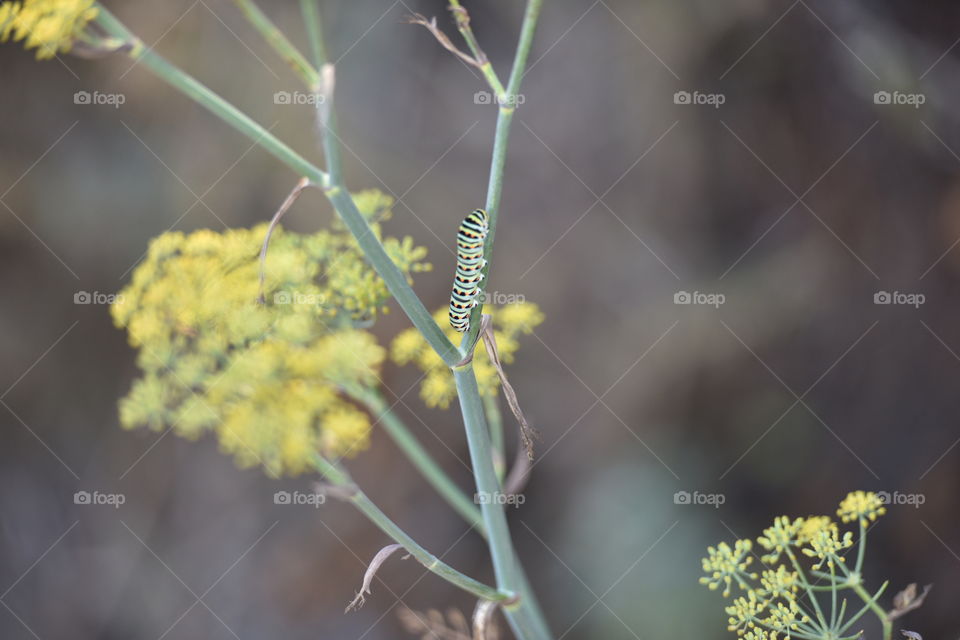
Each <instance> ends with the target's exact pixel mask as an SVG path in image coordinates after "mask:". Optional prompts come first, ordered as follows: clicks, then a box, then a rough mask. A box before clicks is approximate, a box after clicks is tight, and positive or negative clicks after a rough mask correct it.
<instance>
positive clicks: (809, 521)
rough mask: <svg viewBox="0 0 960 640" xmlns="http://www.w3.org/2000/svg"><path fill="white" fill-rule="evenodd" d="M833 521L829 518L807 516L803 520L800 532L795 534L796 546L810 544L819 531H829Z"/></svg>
mask: <svg viewBox="0 0 960 640" xmlns="http://www.w3.org/2000/svg"><path fill="white" fill-rule="evenodd" d="M832 525H833V521H831V520H830V517H829V516H808V517H806V518H804V519H803V524H802V525H801V527H800V531H798V532H797V544H803V543H805V542H810V540H812V539H813V538H814V536H816V535H817V534H818V533H820V532H821V531H824V530H826V529H829V528H830V527H831V526H832Z"/></svg>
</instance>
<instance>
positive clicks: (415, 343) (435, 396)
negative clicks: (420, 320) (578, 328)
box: [390, 302, 544, 409]
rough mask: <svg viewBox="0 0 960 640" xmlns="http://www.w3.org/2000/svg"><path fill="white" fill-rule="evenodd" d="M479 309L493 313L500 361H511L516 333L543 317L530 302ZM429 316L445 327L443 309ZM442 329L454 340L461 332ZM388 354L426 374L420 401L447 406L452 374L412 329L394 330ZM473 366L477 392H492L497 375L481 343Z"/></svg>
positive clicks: (451, 393) (452, 394) (497, 382)
mask: <svg viewBox="0 0 960 640" xmlns="http://www.w3.org/2000/svg"><path fill="white" fill-rule="evenodd" d="M483 311H484V313H488V314H490V315H492V316H493V326H494V336H495V337H496V339H497V348H498V352H499V354H500V360H501V361H502V362H503V363H504V364H510V363H511V362H513V359H514V356H515V355H516V353H517V351H518V350H519V349H520V342H519V340H518V338H519V336H520V335H522V334H527V333H531V332H532V331H533V329H534V327H536V326H537V325H539V324H540V323H541V322H543V319H544V317H543V313H541V312H540V309H539V308H538V307H537V305H535V304H534V303H532V302H515V303H511V304H508V305H505V306H503V307H499V308H493V307H491V306H490V305H487V306H485V307H484V309H483ZM433 317H434V320H435V321H436V322H437V324H439V325H440V326H442V327H449V322H448V320H447V309H441V310H439V311H437V312H436V313H435V314H434V316H433ZM446 333H447V336H448V337H449V338H450V340H451V341H452V342H454V343H457V342H459V340H460V339H461V338H462V334H459V333H457V332H455V331H454V330H453V329H452V328H447V329H446ZM390 357H391V359H392V360H393V361H394V362H395V363H396V364H398V365H401V366H402V365H406V364H409V363H413V364H414V365H416V366H417V367H418V368H419V369H420V370H421V371H422V372H423V373H424V374H426V375H425V376H424V378H423V382H422V383H421V385H420V397H421V399H422V400H423V402H424V404H426V405H427V406H428V407H439V408H441V409H445V408H447V407H448V406H450V402H451V401H452V400H453V399H454V398H455V397H456V388H455V386H454V383H453V374H452V373H451V371H450V368H449V367H447V366H446V365H445V364H444V363H443V361H442V360H441V359H440V357H439V356H438V355H437V354H436V352H435V351H434V350H433V349H432V348H431V347H430V345H429V344H427V341H426V340H424V339H423V336H421V335H420V333H419V332H418V331H417V330H416V329H406V330H404V331H402V332H400V333H399V334H397V337H396V338H394V339H393V342H392V343H391V345H390ZM473 370H474V373H475V374H476V376H477V385H478V386H479V387H480V393H481V394H483V395H485V396H490V395H493V394H496V392H497V389H498V388H499V386H500V378H499V376H498V375H497V370H496V368H495V367H494V366H493V363H491V362H490V360H489V358H488V357H487V351H486V349H485V348H484V347H483V346H482V345H480V346H478V347H477V350H476V352H475V354H474V358H473Z"/></svg>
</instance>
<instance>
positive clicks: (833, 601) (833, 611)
mask: <svg viewBox="0 0 960 640" xmlns="http://www.w3.org/2000/svg"><path fill="white" fill-rule="evenodd" d="M830 579H831V581H833V582H836V580H837V577H836V568H835V567H834V566H833V565H832V564H831V565H830ZM836 626H837V590H836V589H833V590H832V591H831V592H830V628H831V629H835V628H836Z"/></svg>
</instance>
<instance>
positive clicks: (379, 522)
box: [313, 455, 515, 602]
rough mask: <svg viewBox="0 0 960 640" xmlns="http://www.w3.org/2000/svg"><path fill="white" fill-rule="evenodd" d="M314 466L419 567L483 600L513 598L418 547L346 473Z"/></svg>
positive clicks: (319, 460)
mask: <svg viewBox="0 0 960 640" xmlns="http://www.w3.org/2000/svg"><path fill="white" fill-rule="evenodd" d="M313 463H314V466H315V467H316V469H317V471H319V472H320V473H321V474H322V475H323V477H324V478H325V479H326V480H327V482H329V483H330V484H332V485H333V486H334V487H336V488H338V489H341V490H342V492H343V499H344V500H346V501H349V502H351V503H353V505H354V506H355V507H356V508H357V509H359V510H360V512H362V513H363V514H364V515H365V516H367V518H368V519H369V520H370V521H371V522H372V523H373V524H375V525H376V526H377V527H378V528H379V529H380V530H381V531H383V532H384V533H385V534H387V535H388V536H389V537H390V539H392V540H393V541H394V542H396V543H397V544H400V545H402V546H403V548H404V549H405V550H406V551H407V553H409V554H410V555H412V556H413V557H414V558H416V559H417V561H418V562H420V564H422V565H423V566H424V567H426V568H427V569H428V570H429V571H431V572H432V573H434V574H436V575H438V576H440V577H441V578H443V579H444V580H446V581H447V582H450V583H451V584H454V585H456V586H458V587H460V588H461V589H463V590H464V591H467V592H468V593H472V594H473V595H475V596H476V597H478V598H482V599H484V600H492V601H494V602H503V601H505V600H510V599H512V598H514V597H515V596H514V594H513V593H509V592H505V591H502V590H498V589H494V588H493V587H490V586H487V585H485V584H483V583H482V582H479V581H477V580H474V579H473V578H471V577H469V576H467V575H464V574H462V573H460V572H459V571H457V570H456V569H454V568H453V567H451V566H450V565H448V564H446V563H444V562H443V561H442V560H440V559H439V558H437V557H436V556H434V555H433V554H431V553H430V552H429V551H427V550H426V549H424V548H423V547H421V546H420V545H419V544H418V543H417V541H416V540H414V539H413V538H411V537H410V536H409V535H408V534H407V533H406V532H405V531H404V530H403V529H401V528H400V526H399V525H397V524H396V523H395V522H394V521H393V520H391V519H390V518H388V517H387V515H386V514H385V513H383V511H381V510H380V508H379V507H377V505H375V504H374V503H373V502H372V501H371V500H370V498H368V497H367V495H366V494H365V493H363V492H362V491H360V489H358V488H357V487H356V485H354V484H353V481H352V480H351V478H350V476H349V475H348V474H347V472H346V471H345V470H343V469H342V468H340V467H338V466H336V465H334V464H333V463H331V462H330V461H329V460H327V459H326V458H324V457H323V456H320V455H314V456H313Z"/></svg>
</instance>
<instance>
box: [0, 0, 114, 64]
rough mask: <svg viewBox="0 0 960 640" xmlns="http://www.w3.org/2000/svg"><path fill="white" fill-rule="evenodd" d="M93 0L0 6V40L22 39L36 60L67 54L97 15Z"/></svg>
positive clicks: (50, 0)
mask: <svg viewBox="0 0 960 640" xmlns="http://www.w3.org/2000/svg"><path fill="white" fill-rule="evenodd" d="M97 12H98V9H97V7H96V2H95V1H94V0H24V1H23V2H4V3H3V4H2V5H0V41H6V40H8V39H9V38H10V37H11V35H12V36H13V39H14V40H23V41H24V46H25V47H26V48H27V49H33V48H36V50H37V58H38V59H44V58H52V57H54V56H55V55H57V53H60V52H66V51H69V50H70V47H71V46H73V42H74V40H76V39H77V37H79V36H80V34H81V32H82V31H83V30H84V28H85V27H86V26H87V23H89V22H90V21H91V20H93V19H94V18H95V17H96V16H97Z"/></svg>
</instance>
